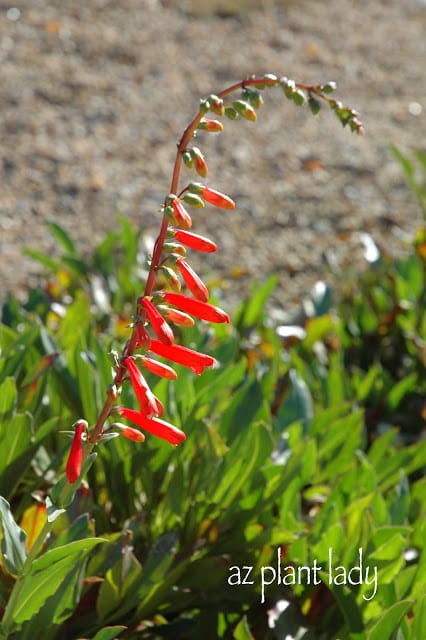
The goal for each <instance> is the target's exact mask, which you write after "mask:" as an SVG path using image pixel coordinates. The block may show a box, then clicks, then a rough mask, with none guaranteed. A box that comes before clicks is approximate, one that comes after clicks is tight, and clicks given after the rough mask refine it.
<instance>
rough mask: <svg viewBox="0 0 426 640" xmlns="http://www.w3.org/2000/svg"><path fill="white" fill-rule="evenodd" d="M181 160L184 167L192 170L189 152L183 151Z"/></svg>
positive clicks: (192, 159)
mask: <svg viewBox="0 0 426 640" xmlns="http://www.w3.org/2000/svg"><path fill="white" fill-rule="evenodd" d="M182 160H183V163H184V165H185V167H188V169H192V167H193V166H194V158H193V156H192V154H191V152H190V151H184V152H183V153H182Z"/></svg>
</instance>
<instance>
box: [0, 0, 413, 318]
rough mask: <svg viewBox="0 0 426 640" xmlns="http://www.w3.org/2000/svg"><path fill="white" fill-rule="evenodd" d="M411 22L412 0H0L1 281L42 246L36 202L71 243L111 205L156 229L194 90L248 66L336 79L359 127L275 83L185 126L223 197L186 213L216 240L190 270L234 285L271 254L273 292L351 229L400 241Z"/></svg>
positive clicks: (350, 253)
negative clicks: (209, 124) (216, 206)
mask: <svg viewBox="0 0 426 640" xmlns="http://www.w3.org/2000/svg"><path fill="white" fill-rule="evenodd" d="M425 27H426V3H425V2H424V1H423V0H358V1H357V2H353V0H327V2H323V1H322V0H302V1H299V2H297V1H296V0H294V1H288V0H287V1H285V0H281V1H279V0H275V1H274V0H264V1H263V2H262V1H261V0H259V1H257V2H256V1H254V0H253V1H247V2H244V1H243V0H240V1H238V0H234V2H231V1H230V0H228V1H225V0H222V1H219V0H191V1H189V0H187V1H186V2H184V1H183V0H181V1H180V2H172V1H171V0H163V1H160V0H89V1H88V2H86V3H83V2H74V1H73V2H71V0H70V1H68V0H56V1H54V0H52V1H50V2H49V1H48V0H22V2H15V3H13V0H10V2H4V1H2V0H0V61H1V84H0V103H1V110H0V135H1V141H2V144H1V147H0V149H1V151H0V153H1V159H0V170H1V173H2V175H1V187H0V275H1V278H2V293H1V294H0V295H2V296H3V295H4V294H5V292H6V291H7V290H13V291H14V292H19V293H20V294H21V295H22V294H23V293H24V292H25V288H26V287H27V286H28V285H29V284H34V282H36V280H37V274H38V266H37V265H36V264H35V263H34V262H33V261H32V260H31V259H30V258H28V257H24V256H23V254H22V248H23V246H31V247H33V248H36V249H39V250H44V251H48V252H49V253H53V252H54V251H55V246H54V242H53V240H52V238H51V236H50V234H49V233H48V231H47V229H46V221H48V220H51V219H54V220H56V221H57V222H59V223H60V224H61V225H63V226H64V227H65V228H66V229H67V230H68V231H69V232H70V233H71V234H72V237H73V238H74V239H75V240H76V241H78V242H79V243H80V244H81V246H82V247H83V248H84V250H85V251H89V250H90V248H91V247H92V246H93V245H94V243H96V242H97V241H99V240H100V239H101V238H102V237H103V234H104V233H105V231H106V230H107V229H110V228H112V227H114V226H115V225H116V224H117V212H121V213H123V214H125V215H126V216H128V217H129V218H130V219H131V220H132V221H133V222H134V223H135V224H136V225H141V226H142V227H143V228H144V229H146V232H147V234H148V235H154V234H155V232H156V230H157V229H158V224H159V220H158V215H157V213H156V212H157V210H158V207H159V205H160V203H161V202H162V200H163V198H164V196H165V195H167V193H168V189H169V184H170V177H171V168H172V163H173V159H174V153H175V143H176V141H177V140H178V139H179V137H180V135H181V133H182V131H183V128H184V127H185V125H186V123H187V122H188V120H189V118H190V117H191V115H192V114H193V113H194V111H195V110H196V107H197V104H198V100H199V98H200V97H202V96H205V95H208V94H209V93H211V92H212V91H218V90H220V89H222V88H224V87H225V86H227V85H228V84H231V83H232V82H235V81H237V80H241V79H243V78H244V77H246V76H248V75H250V74H252V73H264V72H269V73H276V74H277V75H287V76H289V77H293V78H295V79H296V80H299V81H304V82H311V83H317V82H323V81H328V80H335V81H336V82H337V84H338V91H337V94H336V95H338V97H340V98H341V99H343V100H344V102H345V103H348V104H349V105H351V106H353V107H355V108H356V109H358V110H359V111H360V112H361V115H362V119H363V121H364V123H365V127H366V130H367V135H366V136H365V137H358V136H356V135H354V134H351V133H350V132H349V131H347V130H346V129H343V128H342V127H341V126H340V124H339V123H338V122H337V120H335V118H333V116H332V114H331V113H328V112H325V111H324V112H321V113H320V114H319V115H318V116H317V117H316V118H314V117H312V116H311V115H310V114H309V113H308V112H306V111H304V110H302V109H297V108H296V107H295V106H294V105H292V104H290V103H288V102H287V100H286V99H285V98H284V96H283V95H282V93H281V92H280V91H278V90H276V91H271V92H268V93H267V94H266V95H265V105H264V107H263V108H262V110H261V111H260V113H259V118H258V122H257V123H256V125H253V124H252V123H248V122H246V121H238V122H235V123H231V122H229V124H228V123H225V132H224V133H223V134H221V135H220V136H210V137H209V139H208V140H207V138H206V137H205V136H204V137H203V138H201V137H200V140H199V143H200V146H201V147H202V148H203V150H204V151H205V152H206V155H207V159H208V162H209V167H210V173H209V178H210V180H209V184H210V185H211V186H214V187H216V188H218V189H220V190H222V191H225V192H226V193H229V195H231V196H232V197H234V198H235V199H236V200H237V204H238V210H237V211H236V212H218V213H216V212H215V211H213V210H212V209H209V210H207V209H205V210H203V211H201V212H199V213H197V214H196V215H194V230H195V231H196V232H199V233H204V234H207V235H211V237H213V238H215V239H216V240H217V241H218V242H219V244H220V250H219V252H218V253H217V254H215V255H213V256H209V257H208V263H207V264H206V265H205V266H204V268H203V272H204V273H206V271H211V272H212V273H216V272H220V273H221V274H222V275H224V276H229V275H230V274H232V275H234V276H235V274H236V273H239V274H240V275H241V274H244V275H243V276H242V277H240V278H238V279H236V278H235V277H232V278H229V277H228V278H226V281H225V282H224V288H225V293H224V295H225V296H228V297H229V298H234V299H240V298H241V296H242V295H243V293H244V290H245V288H246V286H247V283H249V282H251V281H253V280H256V279H262V278H263V277H264V276H265V275H267V274H269V273H272V272H276V273H278V274H279V277H280V284H279V287H278V290H277V294H276V299H277V302H278V303H279V304H280V305H282V306H283V307H287V306H291V305H293V304H297V303H298V301H299V300H300V298H301V296H303V295H304V293H305V292H306V291H307V290H308V289H309V288H310V287H311V286H312V284H313V283H314V282H315V280H317V279H318V278H321V277H324V274H325V265H324V255H326V254H330V253H332V254H333V255H337V256H339V257H341V258H342V259H345V260H346V261H347V262H350V261H354V264H357V262H356V255H357V251H356V249H357V247H358V245H359V240H358V235H357V234H358V232H360V231H365V232H369V233H371V234H372V236H373V237H374V238H375V240H376V241H377V242H379V243H380V244H381V245H383V246H385V247H388V248H391V249H394V248H396V247H400V246H401V241H400V238H401V235H402V236H403V237H405V236H406V235H408V234H410V233H412V232H413V231H414V230H415V229H416V228H418V226H419V225H420V224H421V214H420V210H419V208H418V206H417V204H416V202H415V200H414V198H413V196H412V195H411V194H410V193H409V191H408V190H407V188H406V186H405V183H404V179H403V176H402V173H401V170H400V168H399V165H398V164H397V162H396V161H395V160H394V158H393V157H392V155H391V153H390V151H389V144H390V143H393V144H395V145H397V146H398V147H399V148H400V149H401V150H403V151H404V152H409V150H410V149H411V148H412V147H415V146H416V147H420V148H423V150H426V142H425V141H426V135H425V134H426V82H425V76H426V66H425V60H426V37H425ZM198 266H199V265H198ZM236 289H237V292H236Z"/></svg>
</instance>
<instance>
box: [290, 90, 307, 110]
mask: <svg viewBox="0 0 426 640" xmlns="http://www.w3.org/2000/svg"><path fill="white" fill-rule="evenodd" d="M291 97H292V100H293V102H294V103H295V104H297V106H298V107H302V106H303V105H304V104H305V102H306V96H305V94H304V92H303V91H302V90H301V89H295V90H294V91H293V95H292V96H291Z"/></svg>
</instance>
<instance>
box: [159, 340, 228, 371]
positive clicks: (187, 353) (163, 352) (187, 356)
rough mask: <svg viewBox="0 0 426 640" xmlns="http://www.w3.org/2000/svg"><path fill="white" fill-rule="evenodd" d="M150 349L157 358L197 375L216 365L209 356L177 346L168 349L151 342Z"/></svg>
mask: <svg viewBox="0 0 426 640" xmlns="http://www.w3.org/2000/svg"><path fill="white" fill-rule="evenodd" d="M150 349H151V351H152V352H153V353H156V354H157V355H158V356H163V358H167V359H168V360H171V361H172V362H176V363H177V364H181V365H183V366H184V367H188V368H189V369H191V371H193V372H194V373H196V374H197V375H200V374H201V373H203V371H204V369H206V368H207V367H212V366H213V365H215V364H216V360H215V359H214V358H212V357H211V356H208V355H206V354H205V353H200V352H199V351H194V350H193V349H188V347H183V346H182V345H178V344H173V345H172V346H171V347H168V346H166V345H165V344H163V343H162V342H159V341H158V340H152V341H151V347H150Z"/></svg>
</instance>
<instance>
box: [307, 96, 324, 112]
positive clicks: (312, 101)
mask: <svg viewBox="0 0 426 640" xmlns="http://www.w3.org/2000/svg"><path fill="white" fill-rule="evenodd" d="M308 105H309V108H310V110H311V112H312V113H313V114H314V116H316V115H317V113H319V111H320V109H321V104H320V102H318V100H317V99H316V98H313V97H312V96H310V98H309V100H308Z"/></svg>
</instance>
